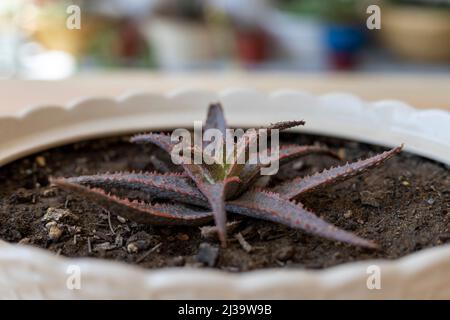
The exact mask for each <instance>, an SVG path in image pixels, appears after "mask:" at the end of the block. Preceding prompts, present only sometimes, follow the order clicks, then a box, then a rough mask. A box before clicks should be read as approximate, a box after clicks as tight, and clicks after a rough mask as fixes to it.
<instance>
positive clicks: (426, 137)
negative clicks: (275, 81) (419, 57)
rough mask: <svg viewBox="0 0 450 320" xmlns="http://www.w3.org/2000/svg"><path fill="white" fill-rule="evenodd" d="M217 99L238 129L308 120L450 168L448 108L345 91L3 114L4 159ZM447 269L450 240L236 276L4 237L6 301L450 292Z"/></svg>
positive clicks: (2, 290)
mask: <svg viewBox="0 0 450 320" xmlns="http://www.w3.org/2000/svg"><path fill="white" fill-rule="evenodd" d="M217 100H220V101H222V102H223V104H224V106H225V110H226V115H227V119H228V121H229V122H230V124H231V125H233V126H259V125H262V124H267V123H269V122H273V121H276V120H289V119H298V118H302V119H305V120H307V126H306V127H305V128H302V129H301V131H305V132H312V133H320V134H325V135H330V136H336V137H344V138H351V139H355V140H359V141H364V142H370V143H376V144H380V145H384V146H394V145H398V144H400V143H405V144H406V150H408V151H410V152H413V153H416V154H420V155H423V156H427V157H429V158H432V159H435V160H437V161H441V162H444V163H446V164H447V165H450V130H449V128H450V114H449V113H447V112H445V111H440V110H426V111H419V110H416V109H414V108H412V107H410V106H407V105H405V104H403V103H401V102H397V101H380V102H375V103H368V102H364V101H361V100H360V99H358V98H357V97H355V96H352V95H349V94H340V93H335V94H328V95H324V96H320V97H316V96H312V95H310V94H307V93H304V92H298V91H288V90H284V91H278V92H274V93H271V94H265V93H260V92H255V91H251V90H237V89H236V90H228V91H226V92H222V93H220V94H217V93H213V92H200V91H182V92H172V93H170V94H166V95H159V94H133V95H128V96H126V97H122V98H119V99H117V100H104V99H85V100H80V101H77V102H75V103H73V104H71V105H68V106H66V107H62V106H57V107H55V106H43V107H35V108H31V109H28V110H27V111H25V112H23V113H21V114H19V115H17V116H15V117H10V118H0V165H5V164H7V163H9V162H11V161H13V160H15V159H18V158H20V157H23V156H26V155H29V154H31V153H33V152H36V151H39V150H44V149H46V148H49V147H52V146H58V145H63V144H66V143H69V142H74V141H80V140H83V139H87V138H92V137H100V136H107V135H117V134H121V133H126V132H135V131H140V130H156V129H163V128H173V127H188V126H189V127H190V126H192V123H193V121H194V120H199V119H203V118H204V115H205V111H206V107H207V105H208V103H210V102H211V101H217ZM371 265H377V266H378V267H379V268H380V269H379V270H380V272H381V279H382V281H381V289H380V290H377V289H374V290H370V289H368V287H367V280H368V277H369V276H370V274H368V271H369V272H372V270H371V269H370V268H369V266H371ZM74 266H75V267H74ZM78 268H79V269H78ZM368 268H369V269H368ZM74 270H75V271H74ZM76 270H79V271H80V275H81V278H80V279H81V289H79V290H78V289H74V290H71V289H69V288H70V286H69V288H68V286H67V282H68V281H69V282H70V281H71V280H72V279H73V278H71V275H72V276H73V275H74V274H76V273H77V271H76ZM449 270H450V246H448V245H446V246H441V247H436V248H432V249H426V250H423V251H421V252H418V253H414V254H411V255H408V256H406V257H404V258H401V259H398V260H393V261H387V260H386V261H384V260H378V261H364V262H355V263H348V264H343V265H340V266H337V267H333V268H329V269H324V270H320V271H312V270H299V269H289V270H285V269H268V270H261V271H252V272H246V273H240V274H236V273H227V272H222V271H215V270H205V269H192V270H191V269H184V268H183V269H179V268H178V269H177V268H164V269H157V270H145V269H142V268H139V267H135V266H130V265H125V264H122V263H118V262H111V261H103V260H100V259H89V258H84V259H69V258H63V257H57V256H54V255H53V254H51V253H49V252H46V251H45V250H43V249H37V248H33V247H29V246H23V245H11V244H7V243H5V242H1V241H0V298H191V299H197V298H287V299H295V298H313V299H314V298H368V299H380V298H450V271H449ZM369 280H370V279H369ZM72 288H73V287H72Z"/></svg>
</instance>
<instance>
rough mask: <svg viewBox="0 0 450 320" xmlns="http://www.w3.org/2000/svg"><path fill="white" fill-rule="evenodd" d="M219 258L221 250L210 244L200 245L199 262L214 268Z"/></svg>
mask: <svg viewBox="0 0 450 320" xmlns="http://www.w3.org/2000/svg"><path fill="white" fill-rule="evenodd" d="M218 256H219V248H218V247H216V246H212V245H210V244H209V243H206V242H203V243H201V244H200V246H199V248H198V253H197V261H198V262H200V263H203V264H204V265H207V266H208V267H214V266H215V265H216V262H217V258H218Z"/></svg>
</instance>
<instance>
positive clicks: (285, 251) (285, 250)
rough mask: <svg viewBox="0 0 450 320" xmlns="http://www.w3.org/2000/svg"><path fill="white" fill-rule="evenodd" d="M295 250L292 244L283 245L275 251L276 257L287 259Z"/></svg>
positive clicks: (281, 259) (282, 259)
mask: <svg viewBox="0 0 450 320" xmlns="http://www.w3.org/2000/svg"><path fill="white" fill-rule="evenodd" d="M294 253H295V250H294V247H293V246H285V247H282V248H280V249H278V251H277V252H276V258H277V259H278V260H280V261H287V260H289V259H291V258H292V257H293V256H294Z"/></svg>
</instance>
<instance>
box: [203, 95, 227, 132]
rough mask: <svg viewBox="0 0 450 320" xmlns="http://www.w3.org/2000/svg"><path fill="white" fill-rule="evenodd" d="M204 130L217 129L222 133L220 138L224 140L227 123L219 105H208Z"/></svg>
mask: <svg viewBox="0 0 450 320" xmlns="http://www.w3.org/2000/svg"><path fill="white" fill-rule="evenodd" d="M204 129H205V130H208V129H218V130H219V131H220V132H221V133H222V137H223V138H225V135H226V130H227V122H226V120H225V116H224V114H223V109H222V105H221V104H220V103H211V104H210V105H209V109H208V116H207V118H206V123H205V128H204Z"/></svg>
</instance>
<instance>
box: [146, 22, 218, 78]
mask: <svg viewBox="0 0 450 320" xmlns="http://www.w3.org/2000/svg"><path fill="white" fill-rule="evenodd" d="M142 32H143V33H144V35H145V37H146V38H147V40H148V43H149V44H150V46H151V49H152V50H153V52H154V55H155V59H156V63H157V64H158V66H159V67H161V68H163V69H169V70H184V69H190V68H193V67H199V66H200V67H201V66H203V67H204V66H205V65H208V64H211V63H212V62H213V60H214V59H215V58H216V57H217V52H216V48H215V47H214V38H213V36H214V35H213V33H212V32H211V30H210V29H209V28H208V26H207V25H206V24H202V23H197V22H190V21H178V20H175V19H171V18H162V17H161V18H154V19H152V20H150V21H148V22H147V23H145V24H144V26H143V27H142Z"/></svg>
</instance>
